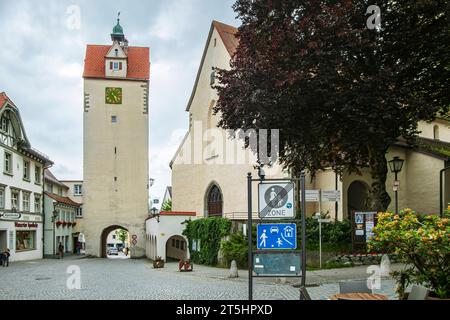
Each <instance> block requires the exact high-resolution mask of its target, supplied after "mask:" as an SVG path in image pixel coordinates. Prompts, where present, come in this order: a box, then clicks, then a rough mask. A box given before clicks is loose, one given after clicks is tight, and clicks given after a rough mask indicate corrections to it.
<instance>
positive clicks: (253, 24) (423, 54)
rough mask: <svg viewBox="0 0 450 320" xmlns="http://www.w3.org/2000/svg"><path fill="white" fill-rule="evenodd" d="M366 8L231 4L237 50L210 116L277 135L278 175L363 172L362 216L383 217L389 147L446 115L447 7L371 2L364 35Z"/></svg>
mask: <svg viewBox="0 0 450 320" xmlns="http://www.w3.org/2000/svg"><path fill="white" fill-rule="evenodd" d="M372 2H373V1H368V0H357V1H350V0H293V1H274V0H238V1H237V2H236V3H235V4H234V10H235V11H236V12H237V14H238V17H239V18H240V19H241V21H242V26H241V27H240V28H239V32H238V34H237V37H238V38H239V45H238V48H237V51H236V53H235V55H234V57H233V60H232V63H231V69H230V70H228V71H226V70H221V71H220V72H219V85H218V86H217V87H216V88H217V89H218V93H219V99H218V102H217V104H216V106H215V109H214V111H215V112H216V113H220V114H221V120H220V123H219V126H220V127H222V128H225V129H238V128H239V129H244V130H248V129H280V150H279V160H280V162H281V163H282V164H283V166H284V167H288V168H291V169H294V170H296V171H299V170H303V169H308V170H309V171H310V172H311V173H312V174H313V175H314V174H315V173H316V172H317V171H318V170H321V169H324V168H329V167H332V168H333V169H334V170H335V171H336V172H339V173H342V172H343V171H349V172H356V173H359V172H360V168H361V167H369V168H370V172H371V176H372V179H373V184H372V197H371V209H373V210H379V211H383V210H385V209H386V208H387V207H388V205H389V203H390V197H389V195H388V194H387V192H386V190H385V189H386V188H385V182H386V176H387V164H386V153H387V150H388V148H389V146H391V145H392V144H393V143H395V142H396V141H397V140H398V138H399V137H403V138H404V139H406V141H407V142H410V141H412V138H413V137H414V136H415V135H416V134H417V124H418V121H421V120H432V119H434V117H435V116H436V114H437V112H439V111H442V112H447V111H448V108H449V94H450V93H449V92H450V90H448V88H449V85H450V80H449V79H450V52H449V46H448V44H449V43H450V23H449V15H448V12H449V10H450V2H448V1H446V0H397V1H393V0H389V1H380V2H379V3H378V5H379V7H380V9H381V26H379V27H378V28H376V29H374V30H371V29H368V27H367V25H366V22H367V19H368V18H369V15H368V14H366V11H367V8H368V7H369V6H370V5H371V4H373V3H372ZM254 151H256V150H254Z"/></svg>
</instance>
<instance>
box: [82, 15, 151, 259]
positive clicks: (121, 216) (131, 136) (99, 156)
mask: <svg viewBox="0 0 450 320" xmlns="http://www.w3.org/2000/svg"><path fill="white" fill-rule="evenodd" d="M111 39H112V44H111V45H88V46H87V51H86V58H85V63H84V73H83V78H84V103H85V105H84V118H83V123H84V128H83V147H84V163H83V169H84V170H83V172H84V181H83V189H84V193H83V222H82V224H81V228H80V230H79V231H80V232H81V233H82V234H84V235H85V240H86V253H87V254H91V255H94V256H102V257H105V256H106V240H107V239H106V238H107V236H108V234H109V233H110V232H111V231H113V230H115V229H118V228H123V229H125V230H127V231H129V232H130V234H131V235H133V236H134V238H135V240H136V244H135V245H132V247H131V248H130V252H131V256H132V257H142V256H144V255H145V219H146V218H147V217H148V188H149V168H148V159H149V154H148V152H149V148H148V141H149V137H148V134H149V133H148V130H149V122H148V95H149V77H150V62H149V59H150V57H149V48H146V47H132V46H128V41H127V40H126V39H125V36H124V34H123V29H122V27H121V26H120V23H119V20H118V21H117V25H116V26H115V27H114V29H113V33H112V34H111Z"/></svg>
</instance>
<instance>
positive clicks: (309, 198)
mask: <svg viewBox="0 0 450 320" xmlns="http://www.w3.org/2000/svg"><path fill="white" fill-rule="evenodd" d="M305 198H306V202H319V201H320V191H319V190H306V191H305Z"/></svg>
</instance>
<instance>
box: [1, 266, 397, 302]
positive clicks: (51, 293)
mask: <svg viewBox="0 0 450 320" xmlns="http://www.w3.org/2000/svg"><path fill="white" fill-rule="evenodd" d="M72 265H75V266H78V267H79V268H80V271H81V289H79V290H69V289H68V288H67V285H66V282H67V279H68V278H69V276H70V274H68V273H67V270H68V267H69V266H72ZM227 273H228V271H227V270H225V269H218V268H211V267H205V266H194V272H192V273H180V272H178V270H177V264H176V263H168V264H166V268H164V269H153V267H152V265H151V263H150V261H148V260H121V259H116V260H108V259H64V260H37V261H27V262H13V263H11V264H10V267H9V268H0V283H1V285H0V299H1V300H6V299H18V300H21V299H27V300H28V299H33V300H35V299H36V300H37V299H42V300H83V299H93V300H114V299H120V300H122V299H124V298H126V299H128V300H162V299H164V300H182V299H194V300H197V299H198V300H200V299H201V300H210V299H217V300H245V299H247V297H248V284H247V279H248V278H247V277H246V275H245V273H246V272H243V271H240V276H241V277H240V278H237V279H229V278H228V277H227ZM393 286H394V282H393V281H392V280H383V281H382V290H375V292H376V293H383V294H386V295H388V296H389V297H390V298H391V299H394V298H395V295H394V292H393ZM338 290H339V289H338V284H337V283H325V284H322V285H320V286H318V287H311V288H308V291H309V293H310V295H311V297H312V298H313V299H315V300H316V299H318V300H326V299H328V298H329V297H330V296H331V295H333V294H335V293H338ZM298 296H299V292H298V289H295V288H293V287H292V284H291V283H283V282H282V281H281V283H280V281H278V283H276V282H275V281H274V279H271V280H267V279H255V283H254V299H257V300H296V299H298Z"/></svg>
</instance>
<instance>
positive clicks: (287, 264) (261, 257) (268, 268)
mask: <svg viewBox="0 0 450 320" xmlns="http://www.w3.org/2000/svg"><path fill="white" fill-rule="evenodd" d="M253 272H254V273H256V274H257V275H258V276H266V277H268V276H275V277H298V276H299V275H301V273H302V268H301V253H300V252H278V253H270V252H268V253H264V252H262V253H259V252H258V253H254V254H253Z"/></svg>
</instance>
